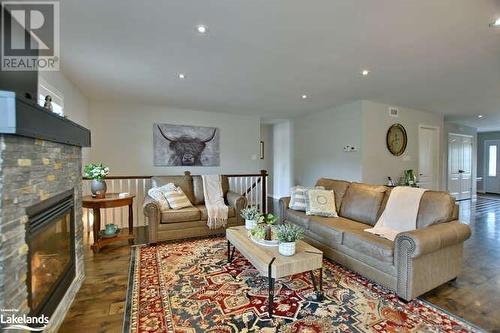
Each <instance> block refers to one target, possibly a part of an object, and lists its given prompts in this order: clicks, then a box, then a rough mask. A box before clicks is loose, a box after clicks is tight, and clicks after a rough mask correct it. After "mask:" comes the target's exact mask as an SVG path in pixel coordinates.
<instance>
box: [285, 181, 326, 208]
mask: <svg viewBox="0 0 500 333" xmlns="http://www.w3.org/2000/svg"><path fill="white" fill-rule="evenodd" d="M311 189H320V190H324V187H305V186H302V185H297V186H294V187H292V188H291V189H290V192H291V194H290V202H289V204H288V207H289V208H291V209H293V210H300V211H303V212H305V211H306V208H307V192H308V191H309V190H311Z"/></svg>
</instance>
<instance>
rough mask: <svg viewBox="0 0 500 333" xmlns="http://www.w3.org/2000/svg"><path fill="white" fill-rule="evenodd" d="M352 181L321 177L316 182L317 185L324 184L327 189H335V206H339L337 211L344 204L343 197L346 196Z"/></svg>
mask: <svg viewBox="0 0 500 333" xmlns="http://www.w3.org/2000/svg"><path fill="white" fill-rule="evenodd" d="M350 184H351V183H350V182H347V181H345V180H336V179H329V178H320V179H318V181H317V182H316V186H323V187H324V188H325V189H326V190H333V192H334V193H335V206H336V207H337V212H338V211H340V207H341V205H342V199H343V198H344V195H345V192H346V191H347V188H348V187H349V185H350Z"/></svg>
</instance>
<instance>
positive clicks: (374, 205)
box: [340, 183, 387, 225]
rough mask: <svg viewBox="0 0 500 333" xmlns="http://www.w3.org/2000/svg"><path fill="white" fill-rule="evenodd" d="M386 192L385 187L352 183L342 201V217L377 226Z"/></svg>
mask: <svg viewBox="0 0 500 333" xmlns="http://www.w3.org/2000/svg"><path fill="white" fill-rule="evenodd" d="M386 190H387V188H386V187H385V186H379V185H367V184H360V183H352V184H351V185H350V186H349V188H348V189H347V191H346V193H345V195H344V199H343V200H342V206H341V210H340V216H342V217H345V218H348V219H351V220H354V221H358V222H362V223H366V224H369V225H375V223H376V222H377V216H378V212H379V210H380V206H381V205H382V201H383V199H384V194H385V191H386Z"/></svg>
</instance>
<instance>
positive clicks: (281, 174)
mask: <svg viewBox="0 0 500 333" xmlns="http://www.w3.org/2000/svg"><path fill="white" fill-rule="evenodd" d="M292 147H293V126H292V123H291V121H282V122H279V123H276V124H274V125H273V171H272V173H273V197H274V198H281V197H284V196H287V195H288V194H289V193H290V187H292V186H293V181H292V180H293V148H292Z"/></svg>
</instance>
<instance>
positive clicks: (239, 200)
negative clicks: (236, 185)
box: [226, 191, 247, 221]
mask: <svg viewBox="0 0 500 333" xmlns="http://www.w3.org/2000/svg"><path fill="white" fill-rule="evenodd" d="M226 198H227V203H228V205H229V206H230V207H233V208H234V214H235V215H236V219H237V220H238V221H241V216H240V211H241V210H242V209H243V208H246V206H247V198H246V197H245V196H243V195H241V194H239V193H236V192H233V191H228V192H227V195H226Z"/></svg>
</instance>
